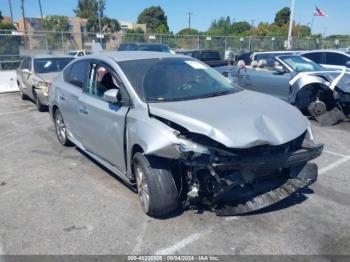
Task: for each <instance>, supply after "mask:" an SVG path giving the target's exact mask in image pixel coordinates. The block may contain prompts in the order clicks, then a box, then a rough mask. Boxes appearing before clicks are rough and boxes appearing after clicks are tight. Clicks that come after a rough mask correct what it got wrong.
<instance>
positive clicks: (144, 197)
mask: <svg viewBox="0 0 350 262" xmlns="http://www.w3.org/2000/svg"><path fill="white" fill-rule="evenodd" d="M135 175H136V183H137V191H138V195H139V198H140V201H141V206H142V208H143V210H144V211H145V212H146V213H147V212H148V210H149V190H148V184H147V181H146V177H145V174H144V172H143V170H142V168H141V166H140V164H138V163H137V164H136V165H135Z"/></svg>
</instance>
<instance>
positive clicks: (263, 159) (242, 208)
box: [186, 141, 324, 215]
mask: <svg viewBox="0 0 350 262" xmlns="http://www.w3.org/2000/svg"><path fill="white" fill-rule="evenodd" d="M323 147H324V146H323V144H318V145H316V144H314V143H313V142H312V141H308V142H307V143H304V144H303V146H302V148H301V149H299V150H297V151H294V152H290V153H280V154H270V155H268V156H260V157H258V156H254V157H253V156H241V157H238V156H237V157H236V158H235V157H232V158H231V159H230V160H225V161H218V160H216V161H213V162H212V163H208V162H206V161H201V162H200V161H195V162H194V161H187V162H186V164H187V165H188V166H192V167H193V166H195V167H196V168H197V169H199V170H200V169H205V168H207V169H209V170H210V174H211V175H212V176H213V177H215V180H216V181H217V186H216V189H217V190H216V191H215V192H214V194H213V197H212V199H211V201H212V203H213V204H214V210H215V212H216V214H217V215H240V214H245V213H250V212H253V211H257V210H259V209H262V208H265V207H267V206H270V205H273V204H275V203H277V202H279V201H281V200H283V199H285V198H287V197H288V196H290V195H291V194H293V193H294V192H296V191H298V190H299V189H301V188H304V187H307V186H309V185H310V184H312V183H313V182H315V181H316V180H317V176H318V174H317V173H318V171H317V165H315V164H310V163H308V162H309V161H311V160H313V159H315V158H317V157H319V156H320V155H321V153H322V151H323Z"/></svg>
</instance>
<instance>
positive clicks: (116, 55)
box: [85, 51, 188, 62]
mask: <svg viewBox="0 0 350 262" xmlns="http://www.w3.org/2000/svg"><path fill="white" fill-rule="evenodd" d="M101 56H106V57H109V58H112V59H113V60H115V61H117V62H122V61H131V60H141V59H161V58H174V57H183V58H187V59H188V57H187V56H183V55H178V54H172V53H164V52H152V51H105V52H100V53H96V54H92V55H89V56H85V57H95V58H97V59H98V58H101Z"/></svg>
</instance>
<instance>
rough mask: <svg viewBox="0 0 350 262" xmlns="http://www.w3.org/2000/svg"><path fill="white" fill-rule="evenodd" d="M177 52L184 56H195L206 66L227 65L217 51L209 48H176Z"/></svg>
mask: <svg viewBox="0 0 350 262" xmlns="http://www.w3.org/2000/svg"><path fill="white" fill-rule="evenodd" d="M176 53H177V54H182V55H186V56H191V57H193V58H196V59H198V60H200V61H202V62H204V63H206V64H207V65H208V66H211V67H218V66H224V65H227V62H225V61H223V60H222V59H221V56H220V53H219V51H216V50H210V49H193V50H178V51H176Z"/></svg>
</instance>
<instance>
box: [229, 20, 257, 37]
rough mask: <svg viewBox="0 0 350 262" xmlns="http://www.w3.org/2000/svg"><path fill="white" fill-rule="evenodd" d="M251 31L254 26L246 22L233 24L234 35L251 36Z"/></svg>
mask: <svg viewBox="0 0 350 262" xmlns="http://www.w3.org/2000/svg"><path fill="white" fill-rule="evenodd" d="M251 29H252V26H251V25H250V24H249V23H248V22H246V21H241V22H237V23H234V24H232V33H233V34H235V35H243V34H249V33H250V31H251Z"/></svg>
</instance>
